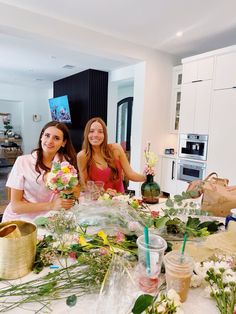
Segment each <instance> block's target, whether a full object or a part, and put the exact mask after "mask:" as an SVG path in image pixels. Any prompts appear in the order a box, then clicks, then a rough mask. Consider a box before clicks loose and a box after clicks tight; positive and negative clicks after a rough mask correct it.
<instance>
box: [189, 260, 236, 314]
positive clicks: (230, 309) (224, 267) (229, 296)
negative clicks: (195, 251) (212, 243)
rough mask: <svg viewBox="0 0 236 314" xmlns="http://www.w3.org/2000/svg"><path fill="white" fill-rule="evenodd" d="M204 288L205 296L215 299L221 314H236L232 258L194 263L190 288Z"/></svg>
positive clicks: (235, 266)
mask: <svg viewBox="0 0 236 314" xmlns="http://www.w3.org/2000/svg"><path fill="white" fill-rule="evenodd" d="M201 285H203V286H205V293H206V296H210V297H212V298H214V299H215V301H216V304H217V307H218V309H219V311H220V313H221V314H235V313H236V259H235V257H233V256H230V257H227V256H220V257H214V258H213V260H210V261H206V262H202V263H195V267H194V275H193V276H192V278H191V286H192V287H198V286H201Z"/></svg>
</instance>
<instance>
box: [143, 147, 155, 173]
mask: <svg viewBox="0 0 236 314" xmlns="http://www.w3.org/2000/svg"><path fill="white" fill-rule="evenodd" d="M150 147H151V143H150V142H148V145H147V148H145V150H144V158H145V168H144V172H145V174H146V175H152V176H154V175H155V170H154V167H155V165H156V163H157V156H156V154H155V153H154V152H152V151H150Z"/></svg>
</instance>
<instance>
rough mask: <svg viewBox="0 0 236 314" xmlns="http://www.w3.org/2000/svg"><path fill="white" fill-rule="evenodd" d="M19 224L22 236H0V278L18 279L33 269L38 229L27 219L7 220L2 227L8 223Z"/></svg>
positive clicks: (0, 225) (0, 226)
mask: <svg viewBox="0 0 236 314" xmlns="http://www.w3.org/2000/svg"><path fill="white" fill-rule="evenodd" d="M12 224H15V225H17V227H18V229H19V231H20V233H21V236H20V237H12V238H10V237H4V236H3V237H0V278H2V279H16V278H20V277H23V276H25V275H26V274H28V273H29V272H31V270H32V266H33V263H34V259H35V253H36V241H37V229H36V226H35V225H34V224H32V223H29V222H26V221H20V220H19V221H18V220H16V221H7V222H3V223H1V224H0V229H2V228H3V227H6V226H8V225H12Z"/></svg>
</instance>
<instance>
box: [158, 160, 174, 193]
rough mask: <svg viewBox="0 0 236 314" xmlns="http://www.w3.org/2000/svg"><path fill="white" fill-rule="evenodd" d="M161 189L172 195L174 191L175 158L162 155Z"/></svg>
mask: <svg viewBox="0 0 236 314" xmlns="http://www.w3.org/2000/svg"><path fill="white" fill-rule="evenodd" d="M161 191H163V192H166V193H169V194H171V195H174V194H175V193H176V159H174V158H169V157H162V162H161Z"/></svg>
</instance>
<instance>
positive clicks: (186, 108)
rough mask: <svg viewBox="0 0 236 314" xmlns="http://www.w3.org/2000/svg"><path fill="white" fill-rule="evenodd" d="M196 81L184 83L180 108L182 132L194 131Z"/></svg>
mask: <svg viewBox="0 0 236 314" xmlns="http://www.w3.org/2000/svg"><path fill="white" fill-rule="evenodd" d="M195 84H196V83H193V84H186V85H182V88H181V96H182V100H181V108H180V125H179V127H180V132H181V133H194V116H195V102H196V85H195Z"/></svg>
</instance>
